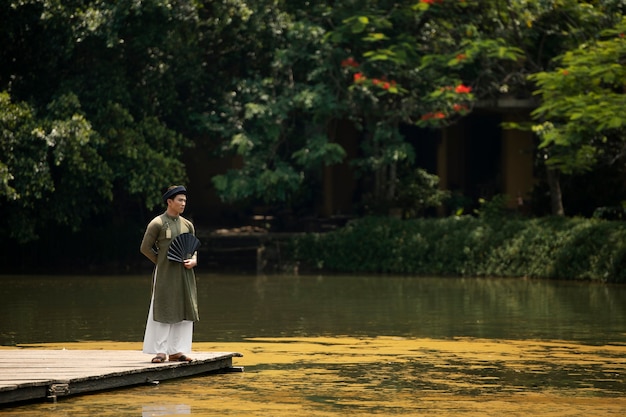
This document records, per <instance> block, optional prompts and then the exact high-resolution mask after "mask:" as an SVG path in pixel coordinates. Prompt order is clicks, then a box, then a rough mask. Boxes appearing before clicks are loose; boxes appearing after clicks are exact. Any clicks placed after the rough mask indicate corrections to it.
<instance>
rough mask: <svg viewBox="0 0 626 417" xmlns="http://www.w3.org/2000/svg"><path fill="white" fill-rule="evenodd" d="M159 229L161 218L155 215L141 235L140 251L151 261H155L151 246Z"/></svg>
mask: <svg viewBox="0 0 626 417" xmlns="http://www.w3.org/2000/svg"><path fill="white" fill-rule="evenodd" d="M160 231H161V219H160V218H159V217H155V218H154V219H153V220H152V221H151V222H150V223H149V224H148V227H147V228H146V233H145V234H144V235H143V240H142V241H141V247H140V249H139V250H140V251H141V253H143V254H144V255H145V256H146V258H148V259H150V260H151V261H152V263H154V264H156V263H157V255H156V253H154V251H153V250H152V248H153V247H154V245H155V243H156V241H157V239H158V237H159V232H160Z"/></svg>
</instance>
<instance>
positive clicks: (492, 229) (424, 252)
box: [286, 216, 626, 283]
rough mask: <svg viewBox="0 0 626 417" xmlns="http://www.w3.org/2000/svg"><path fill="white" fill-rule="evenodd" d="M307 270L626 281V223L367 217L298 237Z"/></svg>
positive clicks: (294, 248)
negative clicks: (333, 228)
mask: <svg viewBox="0 0 626 417" xmlns="http://www.w3.org/2000/svg"><path fill="white" fill-rule="evenodd" d="M289 249H290V252H289V255H288V256H286V258H288V259H291V260H292V261H293V262H294V263H295V264H296V265H299V266H300V268H303V267H305V268H306V269H309V270H319V271H331V272H342V273H343V272H350V273H386V274H406V275H418V276H422V275H425V276H477V277H478V276H486V277H489V276H491V277H527V278H539V279H564V280H590V281H599V282H616V283H623V282H626V223H624V222H621V221H608V220H597V219H583V218H565V217H544V218H537V219H525V218H517V217H514V218H510V217H498V218H489V219H487V218H480V217H472V216H462V217H447V218H437V219H412V220H399V219H395V218H390V217H369V218H363V219H359V220H355V221H352V222H350V223H348V224H347V225H346V226H345V227H343V228H341V229H338V230H335V231H331V232H328V233H323V234H306V235H302V236H298V237H295V238H294V240H293V242H292V245H291V246H290V248H289Z"/></svg>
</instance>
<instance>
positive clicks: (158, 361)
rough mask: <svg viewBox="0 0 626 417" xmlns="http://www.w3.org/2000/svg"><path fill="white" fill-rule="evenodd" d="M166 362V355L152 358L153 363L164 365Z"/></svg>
mask: <svg viewBox="0 0 626 417" xmlns="http://www.w3.org/2000/svg"><path fill="white" fill-rule="evenodd" d="M163 362H165V355H161V354H157V355H156V356H155V357H154V358H152V363H163Z"/></svg>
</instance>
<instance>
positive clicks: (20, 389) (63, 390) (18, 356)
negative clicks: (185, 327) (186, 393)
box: [0, 349, 243, 406]
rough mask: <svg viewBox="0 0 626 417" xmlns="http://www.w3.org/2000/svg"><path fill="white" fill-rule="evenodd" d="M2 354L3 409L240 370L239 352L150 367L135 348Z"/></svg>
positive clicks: (0, 387)
mask: <svg viewBox="0 0 626 417" xmlns="http://www.w3.org/2000/svg"><path fill="white" fill-rule="evenodd" d="M1 352H2V355H1V356H0V406H3V405H10V404H13V403H19V402H23V401H37V400H41V401H46V400H48V401H56V400H57V398H58V397H63V396H68V395H77V394H86V393H90V392H96V391H102V390H108V389H114V388H121V387H128V386H134V385H141V384H154V383H158V382H160V381H165V380H168V379H174V378H182V377H189V376H194V375H199V374H204V373H208V372H214V371H224V372H231V371H232V372H241V371H243V368H242V367H233V363H232V358H233V357H241V356H242V355H241V354H240V353H234V352H193V353H192V354H189V356H190V357H192V358H193V359H194V361H193V362H188V363H186V362H164V363H161V364H153V363H150V359H151V356H150V355H146V354H144V353H142V352H140V351H130V350H65V349H64V350H46V349H7V350H2V351H1Z"/></svg>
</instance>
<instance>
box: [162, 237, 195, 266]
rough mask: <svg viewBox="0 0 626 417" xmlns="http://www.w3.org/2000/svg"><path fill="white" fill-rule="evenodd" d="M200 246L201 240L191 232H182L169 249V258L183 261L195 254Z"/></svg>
mask: <svg viewBox="0 0 626 417" xmlns="http://www.w3.org/2000/svg"><path fill="white" fill-rule="evenodd" d="M198 247H200V241H199V240H198V238H197V237H195V236H194V235H192V234H191V233H182V234H180V235H178V236H176V237H175V238H174V239H173V240H172V242H171V243H170V248H169V249H168V250H167V259H169V260H170V261H174V262H183V261H184V260H185V259H189V258H191V257H192V256H193V254H194V253H195V251H196V250H198Z"/></svg>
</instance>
